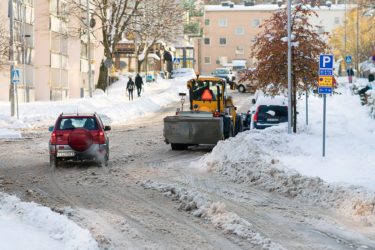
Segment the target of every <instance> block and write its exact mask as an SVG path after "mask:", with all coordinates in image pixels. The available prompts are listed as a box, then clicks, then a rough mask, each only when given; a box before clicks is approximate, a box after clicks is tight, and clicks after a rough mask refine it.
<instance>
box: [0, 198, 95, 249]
mask: <svg viewBox="0 0 375 250" xmlns="http://www.w3.org/2000/svg"><path fill="white" fill-rule="evenodd" d="M0 249H2V250H11V249H12V250H13V249H28V250H43V249H45V250H50V249H56V250H57V249H67V250H68V249H72V250H73V249H82V250H83V249H85V250H95V249H99V247H98V244H97V242H96V241H95V239H94V238H93V237H92V236H91V234H90V233H89V231H88V230H86V229H82V228H81V227H79V226H78V225H77V224H75V223H74V222H73V221H71V220H69V219H68V218H67V217H66V216H64V215H60V214H57V213H55V212H52V211H51V209H50V208H47V207H43V206H40V205H38V204H35V203H27V202H21V201H20V200H19V199H18V198H16V197H15V196H9V195H7V194H4V193H1V192H0Z"/></svg>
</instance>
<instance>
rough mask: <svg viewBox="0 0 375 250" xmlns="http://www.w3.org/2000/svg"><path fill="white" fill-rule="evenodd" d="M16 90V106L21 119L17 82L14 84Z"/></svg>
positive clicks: (18, 116)
mask: <svg viewBox="0 0 375 250" xmlns="http://www.w3.org/2000/svg"><path fill="white" fill-rule="evenodd" d="M14 87H15V90H16V107H17V119H20V115H19V114H20V113H19V109H18V87H17V84H14Z"/></svg>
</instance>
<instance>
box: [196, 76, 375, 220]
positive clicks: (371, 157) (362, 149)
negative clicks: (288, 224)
mask: <svg viewBox="0 0 375 250" xmlns="http://www.w3.org/2000/svg"><path fill="white" fill-rule="evenodd" d="M338 92H340V93H341V95H340V94H338V95H336V94H335V95H333V96H328V97H327V127H326V128H327V130H326V134H327V137H326V157H322V129H323V127H322V120H323V99H322V98H320V97H318V96H310V98H309V125H308V126H306V125H305V100H304V99H302V100H299V102H298V103H299V105H298V112H299V117H298V131H297V134H291V135H289V134H288V133H287V125H286V124H282V125H280V126H278V127H273V128H268V129H265V130H252V131H247V132H244V133H241V134H239V135H238V136H236V137H235V138H232V139H229V140H227V141H222V142H219V143H218V145H217V146H216V147H215V148H214V149H213V151H212V152H211V153H209V154H207V155H205V156H204V157H203V158H202V159H201V162H200V164H198V165H200V166H201V168H202V169H203V170H205V171H212V170H214V171H218V172H220V173H222V174H223V175H224V176H226V177H227V178H229V179H231V180H233V181H235V182H246V183H249V185H256V186H260V187H262V188H264V189H266V190H269V191H275V192H279V193H282V194H284V195H287V196H290V197H296V196H298V197H302V198H305V199H306V200H309V201H311V202H318V203H320V204H322V205H326V206H337V207H341V206H342V204H343V203H345V202H349V203H350V205H354V207H351V208H353V209H357V208H356V207H355V206H356V204H359V203H361V204H362V203H363V202H364V203H366V204H369V207H368V209H367V212H369V213H371V214H373V215H375V213H374V211H373V208H374V205H371V204H373V203H372V202H373V200H375V153H374V152H375V120H373V119H371V118H370V116H369V110H368V108H367V107H364V106H361V104H360V99H359V97H358V95H351V93H350V90H349V89H348V88H347V86H346V85H345V84H344V83H342V87H341V88H340V89H338ZM194 165H197V164H196V163H195V164H194ZM349 200H350V201H349Z"/></svg>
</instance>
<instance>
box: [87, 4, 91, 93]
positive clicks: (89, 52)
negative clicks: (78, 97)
mask: <svg viewBox="0 0 375 250" xmlns="http://www.w3.org/2000/svg"><path fill="white" fill-rule="evenodd" d="M86 9H87V11H86V28H87V30H86V32H87V60H88V63H89V65H88V66H89V69H88V70H89V74H88V82H89V95H90V97H92V80H91V41H90V5H89V0H86Z"/></svg>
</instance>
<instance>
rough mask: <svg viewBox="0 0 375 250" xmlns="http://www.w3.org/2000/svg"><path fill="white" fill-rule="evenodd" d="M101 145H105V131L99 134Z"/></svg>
mask: <svg viewBox="0 0 375 250" xmlns="http://www.w3.org/2000/svg"><path fill="white" fill-rule="evenodd" d="M99 144H105V136H104V132H103V131H100V132H99Z"/></svg>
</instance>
